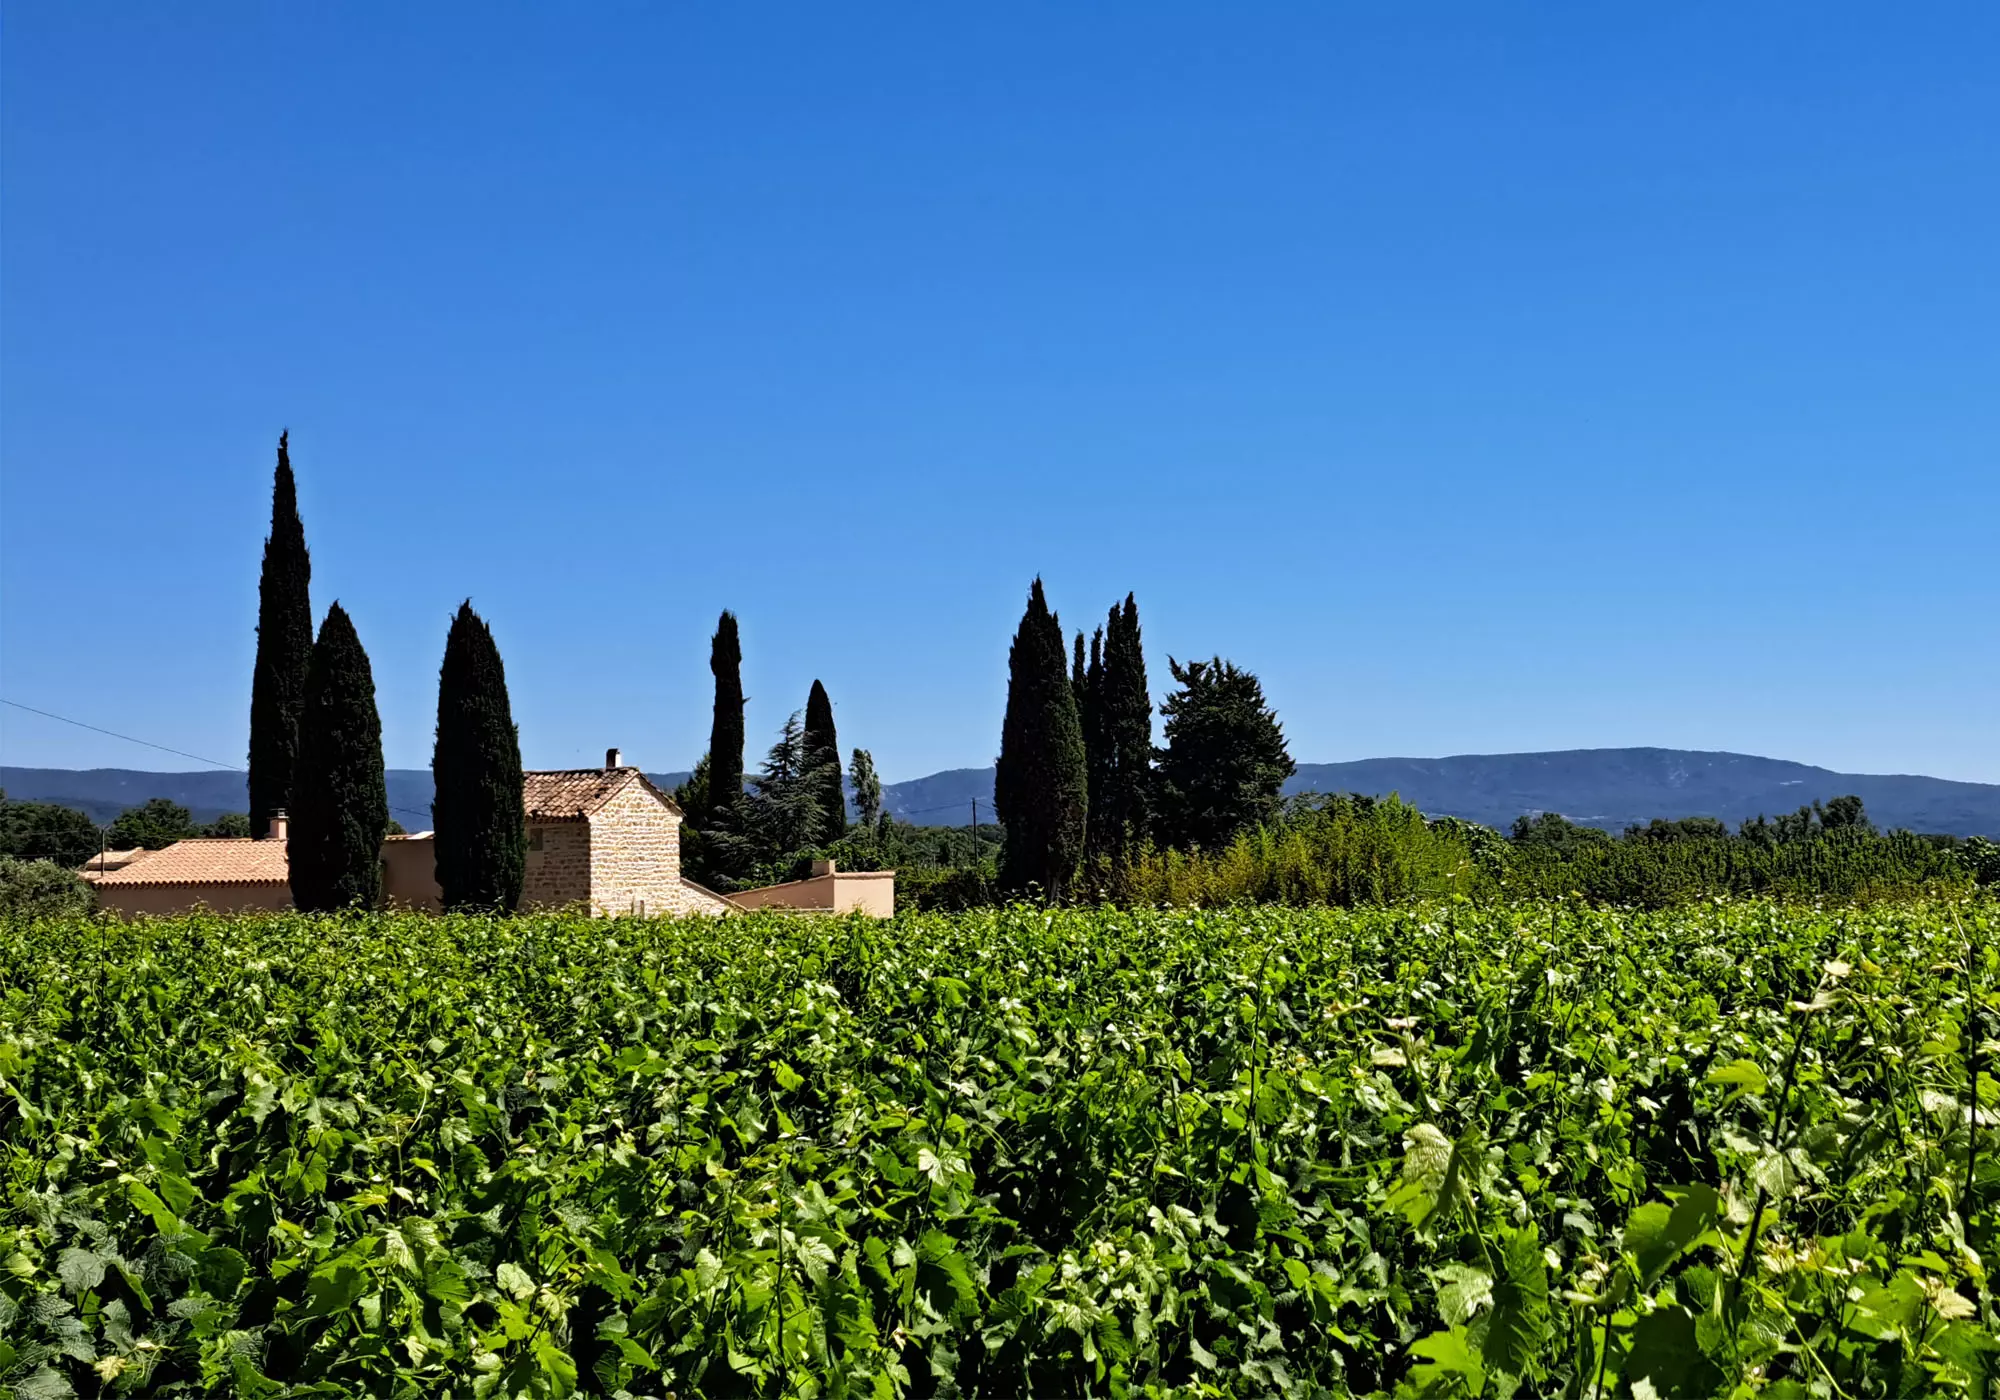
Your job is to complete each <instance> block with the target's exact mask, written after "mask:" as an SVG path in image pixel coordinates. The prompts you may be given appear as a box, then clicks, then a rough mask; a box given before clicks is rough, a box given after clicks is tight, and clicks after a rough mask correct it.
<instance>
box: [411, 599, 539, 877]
mask: <svg viewBox="0 0 2000 1400" xmlns="http://www.w3.org/2000/svg"><path fill="white" fill-rule="evenodd" d="M431 774H432V777H433V779H434V780H435V782H436V792H437V795H436V797H435V798H434V799H433V800H432V804H431V819H432V821H433V823H434V824H435V826H436V828H437V836H436V840H435V843H434V846H433V849H434V850H435V851H436V852H437V882H438V889H439V891H440V893H441V896H442V898H443V901H444V907H445V908H447V909H455V910H494V911H504V910H508V909H512V908H513V907H514V906H515V905H516V904H517V903H519V902H520V898H521V880H522V877H523V876H524V875H525V873H526V870H527V863H528V826H527V812H526V810H525V808H524V806H523V802H524V798H523V790H522V778H521V741H520V732H519V731H518V730H517V729H516V728H515V726H514V710H513V706H512V704H511V703H510V702H509V700H508V698H507V670H506V667H505V666H504V665H503V664H502V663H501V660H500V648H499V646H498V645H496V644H495V642H494V640H493V632H492V629H491V628H489V627H488V626H487V625H486V622H485V620H484V619H483V618H481V617H480V616H479V614H477V613H475V612H474V611H473V610H472V603H471V600H470V599H468V600H467V601H466V602H464V603H463V604H461V605H460V606H459V609H458V615H457V616H456V617H454V618H453V619H452V622H451V630H450V632H449V633H448V634H447V635H446V637H445V643H444V663H443V665H442V666H441V667H440V668H439V670H438V718H437V745H436V747H435V748H434V749H433V750H432V754H431Z"/></svg>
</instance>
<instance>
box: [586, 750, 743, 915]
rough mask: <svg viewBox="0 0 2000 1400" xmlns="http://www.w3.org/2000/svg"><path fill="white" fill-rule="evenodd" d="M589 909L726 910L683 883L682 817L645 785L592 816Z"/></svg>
mask: <svg viewBox="0 0 2000 1400" xmlns="http://www.w3.org/2000/svg"><path fill="white" fill-rule="evenodd" d="M590 906H591V908H592V909H593V910H594V911H596V912H598V913H602V914H648V915H654V916H658V915H663V914H696V913H699V914H713V913H720V912H722V910H723V909H725V908H726V907H727V906H726V905H723V904H722V903H721V901H719V900H717V899H715V897H714V896H713V895H708V894H706V893H705V892H703V891H702V890H700V889H698V888H694V887H690V886H689V885H688V883H687V882H686V881H684V880H682V879H681V819H680V815H679V814H678V813H677V812H675V811H674V809H673V808H671V807H669V806H667V805H666V804H665V803H664V802H662V801H660V799H659V798H658V797H656V796H654V795H653V793H652V791H651V790H650V789H649V788H647V786H646V785H645V784H644V783H630V784H628V785H627V786H626V787H625V788H624V790H623V791H621V792H620V793H619V794H618V795H617V796H615V797H613V798H612V799H611V800H610V801H609V802H607V803H605V804H604V805H603V806H602V807H600V808H598V809H597V811H595V812H593V813H592V814H591V817H590Z"/></svg>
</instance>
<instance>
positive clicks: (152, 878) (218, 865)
mask: <svg viewBox="0 0 2000 1400" xmlns="http://www.w3.org/2000/svg"><path fill="white" fill-rule="evenodd" d="M290 879H291V867H290V865H289V864H288V863H287V862H286V859H285V843H284V842H283V841H253V840H251V839H250V838H249V837H247V836H210V837H197V838H195V839H193V840H190V841H176V842H174V844H173V845H171V846H168V847H167V848H166V849H165V850H159V851H154V852H153V853H152V854H151V855H149V856H145V857H143V858H141V859H139V860H135V861H133V862H132V863H131V864H130V865H128V866H126V867H125V868H124V869H123V870H113V871H111V872H110V873H109V874H106V875H103V876H101V877H98V878H97V880H96V881H95V883H96V884H98V885H99V886H105V885H282V884H285V883H286V882H287V881H289V880H290Z"/></svg>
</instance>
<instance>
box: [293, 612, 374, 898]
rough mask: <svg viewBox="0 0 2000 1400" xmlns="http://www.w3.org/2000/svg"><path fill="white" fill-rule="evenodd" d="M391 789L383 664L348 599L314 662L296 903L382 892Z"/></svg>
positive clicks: (296, 841)
mask: <svg viewBox="0 0 2000 1400" xmlns="http://www.w3.org/2000/svg"><path fill="white" fill-rule="evenodd" d="M388 829H389V792H388V788H387V787H386V786H385V784H384V782H383V774H382V717H381V716H380V715H379V714H378V713H376V710H375V673H374V672H373V670H371V669H370V667H369V665H368V653H367V652H365V651H363V650H362V649H361V638H360V637H359V636H357V635H356V634H355V631H354V623H353V622H352V621H350V620H349V618H348V616H347V611H346V609H344V608H342V607H341V606H340V604H339V603H335V604H334V605H333V606H332V607H331V608H328V609H327V613H326V621H325V622H324V623H322V624H321V625H320V629H319V640H318V641H317V642H316V643H314V645H313V652H312V665H311V666H310V667H309V668H308V669H307V671H306V694H305V704H304V707H303V708H302V710H301V711H300V714H299V762H298V769H297V772H296V774H295V775H294V777H293V780H292V830H291V846H290V850H289V852H288V854H289V855H290V858H291V875H292V903H294V904H296V905H297V906H298V907H299V908H301V909H306V910H313V911H326V910H334V909H348V908H352V907H353V906H355V905H360V906H362V907H363V908H370V909H372V908H374V907H375V906H376V905H377V904H379V903H381V901H382V837H383V835H384V834H385V833H386V832H387V831H388Z"/></svg>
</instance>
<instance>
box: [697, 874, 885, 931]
mask: <svg viewBox="0 0 2000 1400" xmlns="http://www.w3.org/2000/svg"><path fill="white" fill-rule="evenodd" d="M729 897H730V898H731V899H732V900H734V901H735V902H736V904H737V906H738V907H739V908H743V909H796V910H800V911H801V912H817V913H822V914H849V913H861V914H866V915H868V916H869V917H870V918H873V919H886V918H888V917H889V916H890V915H892V914H894V913H895V912H896V872H895V871H893V870H842V871H837V872H836V873H834V874H832V875H814V876H812V877H811V878H809V879H805V880H792V881H790V882H788V883H786V884H782V885H765V886H763V887H762V888H760V889H754V890H743V891H741V892H740V893H737V894H732V895H731V896H729Z"/></svg>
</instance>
